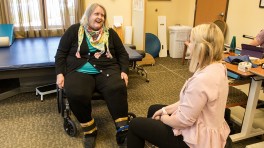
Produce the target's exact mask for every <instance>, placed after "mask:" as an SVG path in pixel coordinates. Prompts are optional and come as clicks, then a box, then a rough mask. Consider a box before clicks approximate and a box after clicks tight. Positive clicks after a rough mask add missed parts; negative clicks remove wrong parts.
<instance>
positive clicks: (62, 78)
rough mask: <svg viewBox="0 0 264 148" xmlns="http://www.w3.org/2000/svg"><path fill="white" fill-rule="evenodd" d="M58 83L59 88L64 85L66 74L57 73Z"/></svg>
mask: <svg viewBox="0 0 264 148" xmlns="http://www.w3.org/2000/svg"><path fill="white" fill-rule="evenodd" d="M56 84H57V85H58V87H59V88H63V87H64V76H63V74H58V75H57V82H56Z"/></svg>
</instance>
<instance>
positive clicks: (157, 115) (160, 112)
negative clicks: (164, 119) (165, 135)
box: [152, 109, 162, 120]
mask: <svg viewBox="0 0 264 148" xmlns="http://www.w3.org/2000/svg"><path fill="white" fill-rule="evenodd" d="M161 116H162V110H161V109H160V110H158V111H156V112H155V113H154V115H153V116H152V119H155V120H160V118H161Z"/></svg>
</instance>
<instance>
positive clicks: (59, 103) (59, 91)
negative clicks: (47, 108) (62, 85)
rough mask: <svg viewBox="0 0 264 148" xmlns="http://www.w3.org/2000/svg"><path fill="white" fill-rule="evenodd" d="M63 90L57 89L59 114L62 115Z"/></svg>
mask: <svg viewBox="0 0 264 148" xmlns="http://www.w3.org/2000/svg"><path fill="white" fill-rule="evenodd" d="M61 95H62V90H61V89H59V88H57V105H58V112H59V113H61V98H62V96H61Z"/></svg>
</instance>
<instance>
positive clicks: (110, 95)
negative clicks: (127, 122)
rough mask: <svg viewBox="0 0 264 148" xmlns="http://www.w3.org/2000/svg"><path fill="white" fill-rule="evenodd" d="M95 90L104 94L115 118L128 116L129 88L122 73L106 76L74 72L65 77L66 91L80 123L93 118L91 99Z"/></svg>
mask: <svg viewBox="0 0 264 148" xmlns="http://www.w3.org/2000/svg"><path fill="white" fill-rule="evenodd" d="M95 90H97V91H99V92H100V93H101V94H102V95H103V97H104V100H105V101H106V104H107V107H108V109H109V112H110V114H111V116H112V118H113V120H116V119H118V118H122V117H127V113H128V104H127V88H126V85H125V82H124V80H122V79H121V75H120V73H116V74H112V75H111V76H109V77H106V76H105V75H103V74H96V75H89V74H85V73H80V72H72V73H70V74H68V75H66V77H65V93H66V96H67V98H68V101H69V105H70V108H71V110H72V112H73V114H74V115H75V116H76V118H77V119H78V121H79V122H80V123H86V122H89V121H91V119H92V117H91V113H92V107H91V99H92V95H93V93H94V91H95Z"/></svg>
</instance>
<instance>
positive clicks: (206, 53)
mask: <svg viewBox="0 0 264 148" xmlns="http://www.w3.org/2000/svg"><path fill="white" fill-rule="evenodd" d="M223 47H224V36H223V33H222V31H221V30H220V29H219V27H218V26H216V25H215V24H213V23H210V24H201V25H198V26H196V27H194V28H193V29H192V31H191V37H190V48H191V62H190V66H189V70H190V72H195V71H197V70H198V69H203V68H204V67H206V66H208V65H210V64H211V63H213V62H218V61H221V60H222V58H223Z"/></svg>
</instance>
